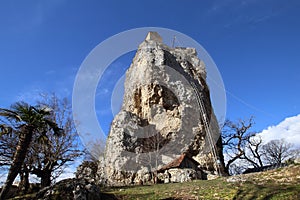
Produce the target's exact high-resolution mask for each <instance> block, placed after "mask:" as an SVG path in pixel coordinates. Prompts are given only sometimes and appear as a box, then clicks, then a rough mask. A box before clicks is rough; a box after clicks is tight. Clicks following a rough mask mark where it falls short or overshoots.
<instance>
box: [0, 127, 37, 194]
mask: <svg viewBox="0 0 300 200" xmlns="http://www.w3.org/2000/svg"><path fill="white" fill-rule="evenodd" d="M32 135H33V128H32V127H31V126H25V127H24V132H23V131H22V132H21V133H20V137H19V141H18V144H17V148H16V152H15V154H14V157H13V161H12V164H11V166H10V168H9V171H8V175H7V178H6V181H5V183H4V186H3V188H2V191H1V193H0V200H4V199H5V197H6V195H7V194H8V192H9V189H10V187H11V185H12V184H13V182H14V180H15V178H16V177H17V175H18V173H19V172H20V170H21V167H22V165H23V163H24V160H25V157H26V154H27V151H28V148H29V145H30V142H31V140H32Z"/></svg>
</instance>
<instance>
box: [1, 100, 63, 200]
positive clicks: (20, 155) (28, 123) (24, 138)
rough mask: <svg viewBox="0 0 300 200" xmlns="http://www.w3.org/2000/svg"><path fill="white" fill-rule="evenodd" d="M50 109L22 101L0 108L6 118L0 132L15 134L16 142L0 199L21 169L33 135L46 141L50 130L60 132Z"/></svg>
mask: <svg viewBox="0 0 300 200" xmlns="http://www.w3.org/2000/svg"><path fill="white" fill-rule="evenodd" d="M50 114H51V110H50V109H49V108H46V107H38V106H36V107H34V106H30V105H29V104H27V103H24V102H18V103H15V104H14V105H12V106H11V109H2V108H0V116H3V117H4V118H6V119H7V121H8V122H11V123H6V124H0V134H17V135H18V144H17V146H16V151H15V153H14V156H13V160H12V164H11V166H10V168H9V171H8V175H7V179H6V182H5V184H4V186H3V189H2V191H1V193H0V200H2V199H4V198H5V196H6V195H7V193H8V191H9V189H10V187H11V185H12V183H13V181H14V180H15V178H16V176H17V175H18V173H19V172H20V170H21V167H22V165H23V163H24V160H25V158H26V155H27V152H28V149H29V147H30V143H31V141H32V139H33V135H35V136H36V138H39V140H40V141H46V140H47V136H46V133H47V132H48V131H50V130H52V131H53V133H54V134H57V135H59V134H61V132H62V129H60V128H59V127H58V126H57V124H56V123H55V122H53V121H51V120H50V118H49V115H50Z"/></svg>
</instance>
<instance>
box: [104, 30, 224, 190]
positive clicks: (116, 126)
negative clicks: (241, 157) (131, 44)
mask: <svg viewBox="0 0 300 200" xmlns="http://www.w3.org/2000/svg"><path fill="white" fill-rule="evenodd" d="M124 89H125V92H124V93H125V95H124V99H123V104H122V109H121V111H120V112H119V113H118V114H117V115H116V116H115V118H114V120H113V122H112V124H111V129H110V133H109V136H108V138H107V143H106V150H105V156H104V157H105V160H104V167H103V168H101V170H99V174H101V175H102V179H106V181H107V183H108V184H110V185H128V184H132V183H138V182H140V181H141V179H143V182H147V181H151V180H154V176H155V171H156V170H159V168H160V167H162V166H164V165H166V164H168V163H169V162H171V161H172V160H174V159H175V158H176V157H178V156H179V155H181V154H182V153H186V154H188V155H189V156H190V157H193V156H195V157H194V158H198V162H199V163H201V160H202V164H203V166H204V165H205V164H206V169H209V170H211V171H212V172H213V171H215V170H216V168H215V163H216V162H213V161H212V159H213V158H212V156H211V155H212V154H211V155H210V156H209V154H210V153H209V151H210V148H209V145H208V140H207V131H206V129H205V126H204V125H205V124H204V123H205V120H206V121H207V124H209V127H210V130H211V133H213V134H212V135H211V140H215V138H216V137H218V136H219V128H218V124H217V121H216V118H215V115H214V113H213V109H212V106H211V102H210V95H209V89H208V86H207V84H206V70H205V65H204V63H203V62H202V61H201V60H199V59H198V57H197V52H196V50H195V49H194V48H181V47H180V48H178V47H177V48H170V47H168V46H166V45H164V44H163V43H162V38H161V37H160V36H159V35H158V34H157V33H155V32H150V33H149V34H148V36H147V37H146V39H145V41H144V42H142V43H141V44H140V46H139V48H138V50H137V52H136V55H135V57H134V59H133V62H132V64H131V66H130V68H129V69H128V70H127V72H126V81H125V85H124ZM199 99H201V100H200V101H201V102H199ZM201 105H202V109H201ZM203 112H204V113H205V116H203ZM197 155H198V157H197ZM215 157H216V156H215ZM207 158H208V160H209V162H208V161H205V162H204V163H203V160H205V159H207ZM207 165H209V167H208V166H207ZM156 175H157V174H156Z"/></svg>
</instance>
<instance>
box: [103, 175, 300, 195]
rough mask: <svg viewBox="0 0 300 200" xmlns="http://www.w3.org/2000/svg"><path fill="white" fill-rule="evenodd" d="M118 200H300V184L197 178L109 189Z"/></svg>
mask: <svg viewBox="0 0 300 200" xmlns="http://www.w3.org/2000/svg"><path fill="white" fill-rule="evenodd" d="M105 193H107V194H111V195H114V196H115V197H117V198H118V199H134V200H136V199H149V200H156V199H168V198H169V199H245V200H247V199H249V200H250V199H300V183H299V184H295V185H279V184H270V183H267V184H264V185H257V184H254V183H249V182H248V183H227V182H226V181H225V179H217V180H211V181H203V180H197V181H193V182H188V183H170V184H159V185H153V186H132V187H123V188H110V189H106V192H105Z"/></svg>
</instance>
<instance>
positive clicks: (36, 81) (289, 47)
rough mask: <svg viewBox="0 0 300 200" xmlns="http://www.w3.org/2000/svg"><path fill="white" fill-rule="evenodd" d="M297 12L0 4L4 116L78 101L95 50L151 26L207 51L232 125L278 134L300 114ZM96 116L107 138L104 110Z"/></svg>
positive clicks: (186, 4)
mask: <svg viewBox="0 0 300 200" xmlns="http://www.w3.org/2000/svg"><path fill="white" fill-rule="evenodd" d="M299 11H300V2H299V1H297V0H291V1H277V0H260V1H259V0H248V1H239V0H222V1H199V0H187V1H179V0H172V1H170V0H164V1H158V0H152V1H137V0H129V1H116V0H112V1H96V0H94V1H93V0H89V1H71V0H52V1H38V0H35V1H33V0H27V1H15V0H3V1H1V2H0V69H1V79H0V91H2V94H1V98H0V107H8V106H9V105H10V104H11V103H13V102H15V101H18V100H25V101H29V102H30V101H34V99H35V98H36V95H37V94H38V93H40V92H56V93H57V94H59V95H60V96H68V97H70V98H71V95H72V89H73V83H74V80H75V76H76V73H77V71H78V69H79V67H80V65H81V63H82V62H83V60H84V58H85V57H86V56H87V55H88V54H89V52H90V51H91V50H92V49H93V48H94V47H95V46H96V45H98V44H99V43H100V42H102V41H104V40H105V39H107V38H108V37H110V36H113V35H115V34H117V33H119V32H122V31H125V30H128V29H132V28H138V27H147V26H153V27H164V28H169V29H174V30H177V31H179V32H182V33H184V34H186V35H188V36H190V37H192V38H194V39H195V40H196V41H197V42H198V43H200V44H201V45H202V46H203V47H204V48H205V49H206V50H207V51H208V53H209V54H210V56H211V57H212V58H213V60H214V61H215V63H216V64H217V66H218V69H219V71H220V73H221V75H222V77H223V81H224V84H225V87H226V90H228V93H227V116H226V117H227V118H230V119H232V120H237V119H239V118H249V117H250V116H251V115H253V116H255V121H256V124H255V126H254V127H253V130H255V131H262V130H263V129H267V128H270V127H277V126H278V125H279V124H280V123H281V122H283V121H284V120H285V119H286V118H289V117H293V116H297V115H298V114H300V105H299V102H300V100H299V97H300V93H299V90H300V84H299V82H300V76H299V74H300V59H299V57H300V21H299V19H300V12H299ZM132 56H133V55H132V54H129V55H127V56H124V57H122V58H120V59H118V60H117V61H115V62H114V63H113V64H112V66H111V68H110V69H116V70H114V71H113V73H112V72H107V74H108V75H107V76H111V77H112V78H106V79H107V80H105V78H104V79H103V80H101V81H104V83H106V82H105V81H107V85H109V84H113V82H111V81H114V80H117V79H118V78H117V77H119V76H120V75H122V73H123V72H124V69H126V67H128V65H129V64H130V62H131V60H130V58H131V57H132ZM109 73H111V74H109ZM109 81H110V82H109ZM104 89H105V88H98V90H97V94H98V95H101V94H102V93H103V92H105V90H104ZM108 92H109V91H108ZM96 100H97V98H96ZM96 108H97V111H98V113H99V114H100V115H99V116H98V117H99V120H100V121H101V123H103V124H104V126H105V127H106V129H108V126H109V123H110V120H111V118H112V115H111V114H110V113H105V109H107V102H97V104H96ZM101 112H102V114H103V115H101ZM298 118H299V117H298ZM298 118H296V119H298ZM293 119H294V118H293ZM288 121H293V120H288ZM296 122H299V120H298V121H296ZM298 128H299V129H298ZM285 129H289V125H286V127H285ZM295 130H296V132H299V130H300V126H298V127H297V128H295ZM299 143H300V142H299Z"/></svg>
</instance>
